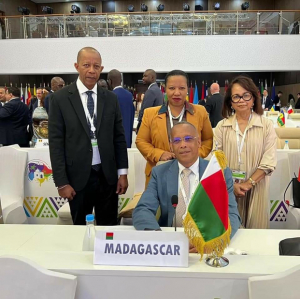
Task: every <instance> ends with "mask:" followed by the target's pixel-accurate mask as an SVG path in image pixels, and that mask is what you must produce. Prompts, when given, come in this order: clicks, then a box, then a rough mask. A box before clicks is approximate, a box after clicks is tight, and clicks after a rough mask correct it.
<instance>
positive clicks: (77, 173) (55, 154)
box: [49, 47, 128, 225]
mask: <svg viewBox="0 0 300 299" xmlns="http://www.w3.org/2000/svg"><path fill="white" fill-rule="evenodd" d="M74 66H75V69H76V70H77V72H78V75H79V76H78V79H77V80H76V82H74V83H72V84H71V85H69V86H66V87H64V88H63V89H61V90H59V91H56V92H55V93H53V94H52V97H51V100H50V114H49V147H50V158H51V164H52V169H53V179H54V182H55V185H56V186H57V188H58V193H59V195H60V196H61V197H63V198H67V199H68V200H69V204H70V210H71V215H72V219H73V223H74V224H76V225H85V224H86V221H85V217H86V215H87V214H91V213H92V212H93V209H94V211H95V217H96V222H97V225H116V224H117V215H118V195H119V194H124V193H125V192H126V190H127V187H128V181H127V172H128V159H127V146H126V140H125V134H124V128H123V124H122V116H121V111H120V107H119V103H118V99H117V96H116V95H115V94H114V93H112V92H110V91H108V90H106V89H103V88H101V87H99V86H98V84H97V81H98V79H99V77H100V74H101V72H102V70H103V66H102V59H101V55H100V53H99V52H98V51H97V50H96V49H94V48H91V47H86V48H83V49H81V50H80V51H79V52H78V56H77V62H76V63H75V65H74Z"/></svg>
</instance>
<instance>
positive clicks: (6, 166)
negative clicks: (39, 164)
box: [0, 145, 28, 224]
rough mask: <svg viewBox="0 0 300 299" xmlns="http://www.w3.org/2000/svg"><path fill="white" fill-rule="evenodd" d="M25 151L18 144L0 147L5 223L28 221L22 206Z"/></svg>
mask: <svg viewBox="0 0 300 299" xmlns="http://www.w3.org/2000/svg"><path fill="white" fill-rule="evenodd" d="M26 164H27V152H26V151H23V150H21V149H20V147H19V146H18V145H13V146H4V147H1V148H0V192H1V194H0V197H1V206H2V212H3V221H4V223H5V224H22V223H28V220H27V217H26V214H25V211H24V208H23V202H24V177H25V171H26Z"/></svg>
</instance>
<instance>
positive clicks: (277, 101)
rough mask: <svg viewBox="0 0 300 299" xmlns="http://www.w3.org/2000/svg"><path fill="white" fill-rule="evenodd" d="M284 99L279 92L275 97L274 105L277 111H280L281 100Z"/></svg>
mask: <svg viewBox="0 0 300 299" xmlns="http://www.w3.org/2000/svg"><path fill="white" fill-rule="evenodd" d="M281 97H282V91H278V93H277V95H276V96H275V99H274V101H273V104H274V105H275V111H280V107H281V100H280V98H281Z"/></svg>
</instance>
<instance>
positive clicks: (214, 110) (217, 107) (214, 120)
mask: <svg viewBox="0 0 300 299" xmlns="http://www.w3.org/2000/svg"><path fill="white" fill-rule="evenodd" d="M210 92H211V96H210V97H209V98H208V99H207V101H206V103H205V109H206V111H207V113H208V114H209V120H210V123H211V126H212V127H213V128H214V127H215V126H216V125H217V124H218V122H219V121H220V120H221V119H222V118H223V117H222V107H223V97H222V96H221V95H220V85H219V84H218V83H213V84H212V85H211V86H210Z"/></svg>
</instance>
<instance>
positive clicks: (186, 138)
mask: <svg viewBox="0 0 300 299" xmlns="http://www.w3.org/2000/svg"><path fill="white" fill-rule="evenodd" d="M194 139H197V137H193V136H184V137H183V138H180V137H175V138H174V139H173V140H172V141H171V142H172V143H173V144H175V145H178V144H181V142H182V141H184V142H186V143H191V142H192V141H193V140H194Z"/></svg>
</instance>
